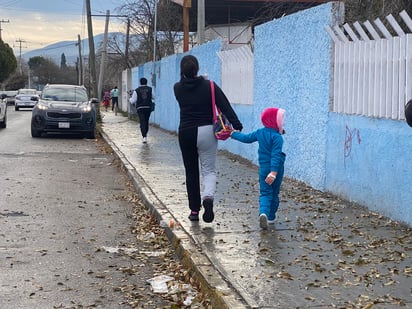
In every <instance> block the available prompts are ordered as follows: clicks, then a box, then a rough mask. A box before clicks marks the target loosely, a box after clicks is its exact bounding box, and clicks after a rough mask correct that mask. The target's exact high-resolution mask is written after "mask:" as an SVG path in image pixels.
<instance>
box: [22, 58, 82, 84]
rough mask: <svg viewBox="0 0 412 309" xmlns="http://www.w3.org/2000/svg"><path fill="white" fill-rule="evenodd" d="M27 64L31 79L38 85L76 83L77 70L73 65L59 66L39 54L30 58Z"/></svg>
mask: <svg viewBox="0 0 412 309" xmlns="http://www.w3.org/2000/svg"><path fill="white" fill-rule="evenodd" d="M28 65H29V68H30V72H31V76H32V79H33V80H34V81H35V82H36V83H37V84H39V85H46V84H57V83H61V84H77V72H76V68H75V67H73V66H67V65H66V67H62V68H60V67H59V66H58V65H57V64H56V63H55V62H53V60H51V59H46V58H44V57H41V56H36V57H32V58H30V59H29V62H28Z"/></svg>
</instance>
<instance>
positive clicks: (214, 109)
mask: <svg viewBox="0 0 412 309" xmlns="http://www.w3.org/2000/svg"><path fill="white" fill-rule="evenodd" d="M210 92H211V93H212V114H213V122H215V121H216V108H217V106H216V98H215V83H214V82H213V81H212V80H210Z"/></svg>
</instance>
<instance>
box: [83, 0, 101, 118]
mask: <svg viewBox="0 0 412 309" xmlns="http://www.w3.org/2000/svg"><path fill="white" fill-rule="evenodd" d="M85 1H86V11H87V30H88V36H89V65H90V70H91V72H90V80H91V85H92V90H93V91H92V94H93V96H94V97H98V95H99V93H98V88H97V78H96V76H97V75H96V55H95V51H94V38H93V25H92V13H91V8H90V0H85ZM97 111H98V115H97V116H98V120H99V121H100V120H101V117H100V104H98V108H97Z"/></svg>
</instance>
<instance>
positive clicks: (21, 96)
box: [14, 89, 39, 111]
mask: <svg viewBox="0 0 412 309" xmlns="http://www.w3.org/2000/svg"><path fill="white" fill-rule="evenodd" d="M38 101H39V95H38V94H37V90H36V89H19V91H17V94H16V98H15V99H14V109H15V110H16V111H18V110H19V109H20V108H33V107H34V105H36V104H37V102H38Z"/></svg>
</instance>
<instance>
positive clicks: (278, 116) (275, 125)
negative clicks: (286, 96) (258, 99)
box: [261, 107, 285, 133]
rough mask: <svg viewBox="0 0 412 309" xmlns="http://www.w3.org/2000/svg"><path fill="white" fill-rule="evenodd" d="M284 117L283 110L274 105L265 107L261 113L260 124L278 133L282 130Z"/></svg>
mask: <svg viewBox="0 0 412 309" xmlns="http://www.w3.org/2000/svg"><path fill="white" fill-rule="evenodd" d="M284 118H285V110H284V109H282V108H276V107H269V108H266V109H265V110H264V111H263V112H262V115H261V120H262V124H263V125H264V126H265V127H267V128H272V129H275V130H277V131H278V132H279V133H282V131H283V121H284Z"/></svg>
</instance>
